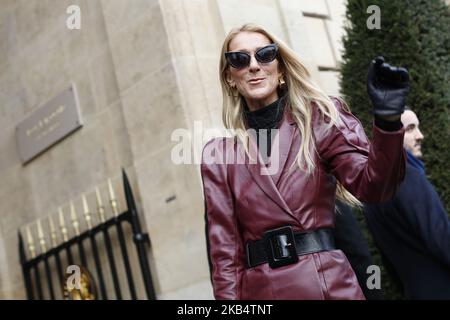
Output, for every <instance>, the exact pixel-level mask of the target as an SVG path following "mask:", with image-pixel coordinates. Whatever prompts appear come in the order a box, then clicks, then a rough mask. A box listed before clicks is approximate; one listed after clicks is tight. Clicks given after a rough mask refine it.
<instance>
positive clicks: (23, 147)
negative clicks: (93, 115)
mask: <svg viewBox="0 0 450 320" xmlns="http://www.w3.org/2000/svg"><path fill="white" fill-rule="evenodd" d="M82 125H83V124H82V122H81V115H80V106H79V103H78V96H77V91H76V88H75V85H74V84H72V85H71V86H70V88H68V89H66V90H64V91H62V92H61V93H59V94H58V95H57V96H55V97H53V98H52V99H51V100H50V101H49V102H47V103H46V104H45V105H43V106H41V107H39V108H38V109H37V110H36V111H34V112H33V113H32V114H31V115H29V116H28V117H27V118H26V119H25V120H23V121H22V122H20V123H19V124H18V125H17V127H16V137H17V145H18V149H19V154H20V158H21V160H22V163H26V162H28V161H30V160H31V159H33V158H34V157H35V156H37V155H38V154H40V153H42V152H43V151H44V150H46V149H48V148H50V147H51V146H52V145H54V144H55V143H57V142H58V141H60V140H62V139H63V138H64V137H66V136H67V135H69V134H70V133H72V132H74V131H75V130H77V129H78V128H80V127H81V126H82Z"/></svg>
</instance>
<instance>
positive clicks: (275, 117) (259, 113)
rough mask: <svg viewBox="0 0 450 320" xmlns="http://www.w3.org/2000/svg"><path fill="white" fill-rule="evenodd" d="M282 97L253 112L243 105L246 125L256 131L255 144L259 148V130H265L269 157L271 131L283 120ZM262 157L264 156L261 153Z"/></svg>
mask: <svg viewBox="0 0 450 320" xmlns="http://www.w3.org/2000/svg"><path fill="white" fill-rule="evenodd" d="M284 105H285V103H284V97H281V98H279V99H278V100H276V101H274V102H272V103H271V104H269V105H267V106H265V107H262V108H260V109H258V110H255V111H250V110H249V109H248V106H247V104H246V103H244V116H245V120H246V121H247V125H248V127H249V128H251V129H255V130H256V137H257V144H258V146H259V140H260V139H259V138H260V136H259V134H260V133H259V130H261V129H267V140H266V141H267V155H268V156H270V152H271V144H272V139H273V136H272V135H271V129H277V128H278V125H279V123H280V121H281V119H282V118H283V111H284ZM263 151H264V150H263ZM262 155H263V157H264V156H265V154H264V152H263V154H262Z"/></svg>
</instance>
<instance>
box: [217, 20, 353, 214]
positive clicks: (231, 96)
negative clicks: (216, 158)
mask: <svg viewBox="0 0 450 320" xmlns="http://www.w3.org/2000/svg"><path fill="white" fill-rule="evenodd" d="M240 32H257V33H260V34H263V35H265V36H266V37H267V38H268V39H269V40H270V41H271V42H272V43H276V44H277V45H278V48H279V56H278V61H279V68H280V70H281V72H282V73H283V76H284V80H285V83H286V87H287V89H288V90H287V104H286V107H288V108H290V112H291V114H292V116H293V119H294V120H295V123H296V125H297V127H298V129H299V131H300V134H301V136H302V137H303V139H302V142H303V143H302V144H301V145H300V150H299V152H298V154H297V156H296V158H295V161H294V163H297V165H298V167H299V168H300V169H301V170H305V171H306V172H307V173H308V174H311V173H314V169H315V166H316V164H315V162H314V158H313V152H317V151H316V148H315V144H314V139H313V134H312V125H311V121H312V110H311V103H313V102H314V103H315V104H316V105H317V107H318V108H319V110H320V111H321V113H322V114H323V115H324V116H326V117H328V118H329V119H330V120H331V121H330V122H329V124H328V125H329V126H330V127H331V126H333V125H336V124H337V123H338V121H339V115H338V111H337V109H336V107H335V105H334V103H333V101H332V100H331V98H330V97H329V96H327V95H326V94H325V93H324V92H323V91H322V90H321V89H320V88H319V87H318V86H317V85H316V84H315V83H314V82H313V81H312V80H311V76H310V73H309V72H308V70H307V69H306V68H305V66H304V65H303V64H302V63H301V62H300V59H299V58H298V57H297V55H296V53H295V52H294V51H293V50H292V49H290V48H289V47H288V46H287V45H286V44H285V43H284V42H283V41H281V40H280V39H278V38H277V37H275V36H274V35H272V34H270V33H269V32H267V31H266V30H264V29H263V28H262V27H261V26H258V25H256V24H245V25H243V26H242V27H239V28H234V29H232V30H231V31H230V32H229V33H228V35H227V36H226V38H225V40H224V42H223V46H222V52H221V58H220V66H219V71H220V82H221V86H222V95H223V109H222V120H223V123H224V125H225V127H226V128H227V129H233V130H234V132H235V134H236V136H237V138H238V139H239V140H240V142H242V145H243V146H244V149H245V152H246V153H247V154H249V147H248V143H249V142H248V141H249V140H248V133H247V132H246V129H245V124H244V98H243V96H242V95H241V94H239V93H237V94H236V90H235V89H233V88H231V87H230V85H229V83H228V81H227V70H228V68H229V65H228V63H227V61H226V59H225V52H227V51H229V44H230V42H231V40H232V39H233V38H234V37H235V36H236V35H237V34H239V33H240ZM291 168H292V166H291ZM336 197H337V198H338V199H339V200H341V201H343V202H344V203H346V204H349V205H351V206H358V207H359V206H361V202H359V200H358V199H356V198H355V197H354V196H353V195H352V194H351V193H350V192H348V191H347V190H345V188H344V187H343V186H342V185H341V184H340V183H339V182H337V186H336Z"/></svg>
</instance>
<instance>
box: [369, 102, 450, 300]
mask: <svg viewBox="0 0 450 320" xmlns="http://www.w3.org/2000/svg"><path fill="white" fill-rule="evenodd" d="M401 120H402V123H403V126H404V128H405V129H406V131H405V138H404V148H405V149H406V151H407V156H408V158H407V166H406V176H405V180H404V181H403V183H402V184H401V185H400V188H399V190H398V192H397V193H396V195H395V197H394V198H393V199H392V200H391V201H388V202H386V203H383V204H378V205H366V206H365V208H364V211H365V216H366V219H367V223H368V226H369V229H370V231H371V233H372V235H373V238H374V240H375V242H376V244H377V246H378V247H379V249H380V250H381V252H382V254H383V256H384V257H385V258H386V259H387V262H388V264H390V266H391V267H393V269H394V270H393V271H394V272H395V273H396V276H397V277H398V280H399V281H400V283H401V284H402V286H403V291H404V295H405V297H406V298H407V299H450V221H449V218H448V215H447V212H446V211H445V209H444V206H443V204H442V202H441V200H440V199H439V196H438V194H437V193H436V191H435V189H434V187H433V186H432V185H431V183H430V182H429V181H428V179H427V177H426V175H425V169H424V165H423V163H422V161H421V160H420V158H421V157H422V152H421V143H422V140H423V138H424V137H423V135H422V133H421V132H420V130H419V120H418V119H417V116H416V115H415V113H414V112H413V111H411V110H406V111H405V112H404V113H403V115H402V117H401Z"/></svg>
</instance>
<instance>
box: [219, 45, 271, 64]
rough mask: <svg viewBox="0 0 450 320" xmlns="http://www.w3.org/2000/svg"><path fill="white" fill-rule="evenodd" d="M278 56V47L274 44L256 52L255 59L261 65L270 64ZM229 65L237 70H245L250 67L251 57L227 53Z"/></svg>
mask: <svg viewBox="0 0 450 320" xmlns="http://www.w3.org/2000/svg"><path fill="white" fill-rule="evenodd" d="M277 56H278V46H277V45H276V44H275V43H273V44H269V45H268V46H265V47H263V48H260V49H258V50H256V52H255V59H256V60H257V61H259V62H261V63H269V62H272V61H273V60H275V59H276V57H277ZM225 58H226V59H227V61H228V63H229V64H230V65H231V66H232V67H233V68H236V69H243V68H246V67H248V66H249V65H250V60H251V56H250V55H249V54H248V53H246V52H240V51H235V52H233V51H230V52H225Z"/></svg>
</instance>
